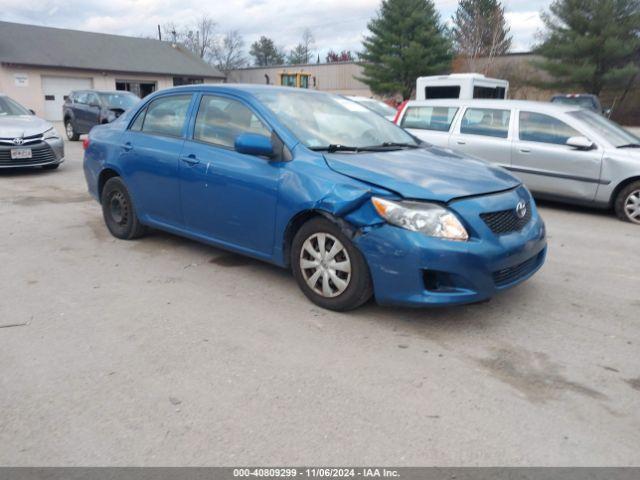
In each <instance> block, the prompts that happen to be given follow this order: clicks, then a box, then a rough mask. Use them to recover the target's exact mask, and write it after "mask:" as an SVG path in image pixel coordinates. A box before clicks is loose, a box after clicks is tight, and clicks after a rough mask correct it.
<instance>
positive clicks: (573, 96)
mask: <svg viewBox="0 0 640 480" xmlns="http://www.w3.org/2000/svg"><path fill="white" fill-rule="evenodd" d="M550 102H551V103H559V104H562V105H571V106H574V107H578V108H586V109H588V110H593V111H594V112H597V113H600V114H602V115H605V116H607V117H608V116H609V114H610V113H611V112H610V110H605V109H603V108H602V104H601V103H600V99H599V98H598V96H597V95H592V94H590V93H558V94H556V95H554V96H553V97H551V100H550Z"/></svg>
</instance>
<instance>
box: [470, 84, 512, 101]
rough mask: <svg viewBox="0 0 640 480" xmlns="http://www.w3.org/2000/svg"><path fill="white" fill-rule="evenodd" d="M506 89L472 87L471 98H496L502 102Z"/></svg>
mask: <svg viewBox="0 0 640 480" xmlns="http://www.w3.org/2000/svg"><path fill="white" fill-rule="evenodd" d="M505 96H506V89H505V88H503V87H473V98H497V99H499V100H503V99H504V97H505Z"/></svg>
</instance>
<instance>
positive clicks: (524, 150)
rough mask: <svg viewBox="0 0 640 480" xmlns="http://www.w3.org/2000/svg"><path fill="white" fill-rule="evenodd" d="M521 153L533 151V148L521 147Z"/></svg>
mask: <svg viewBox="0 0 640 480" xmlns="http://www.w3.org/2000/svg"><path fill="white" fill-rule="evenodd" d="M520 153H531V149H530V148H521V149H520Z"/></svg>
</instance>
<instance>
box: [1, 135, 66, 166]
mask: <svg viewBox="0 0 640 480" xmlns="http://www.w3.org/2000/svg"><path fill="white" fill-rule="evenodd" d="M12 148H30V149H31V158H21V159H20V160H12V159H11V149H12ZM55 161H56V154H55V153H53V150H52V149H51V147H50V146H49V144H48V143H47V142H42V141H41V142H38V143H35V144H31V145H25V146H24V147H23V146H19V147H18V146H13V147H10V146H5V145H0V167H13V166H15V167H20V166H22V165H40V164H46V163H52V162H55Z"/></svg>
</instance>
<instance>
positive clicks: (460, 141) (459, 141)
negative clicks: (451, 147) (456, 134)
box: [456, 140, 467, 145]
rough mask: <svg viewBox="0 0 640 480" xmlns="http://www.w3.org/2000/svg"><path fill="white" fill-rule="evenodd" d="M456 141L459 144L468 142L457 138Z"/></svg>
mask: <svg viewBox="0 0 640 480" xmlns="http://www.w3.org/2000/svg"><path fill="white" fill-rule="evenodd" d="M456 143H457V144H458V145H466V144H467V142H465V141H464V140H456Z"/></svg>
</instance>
